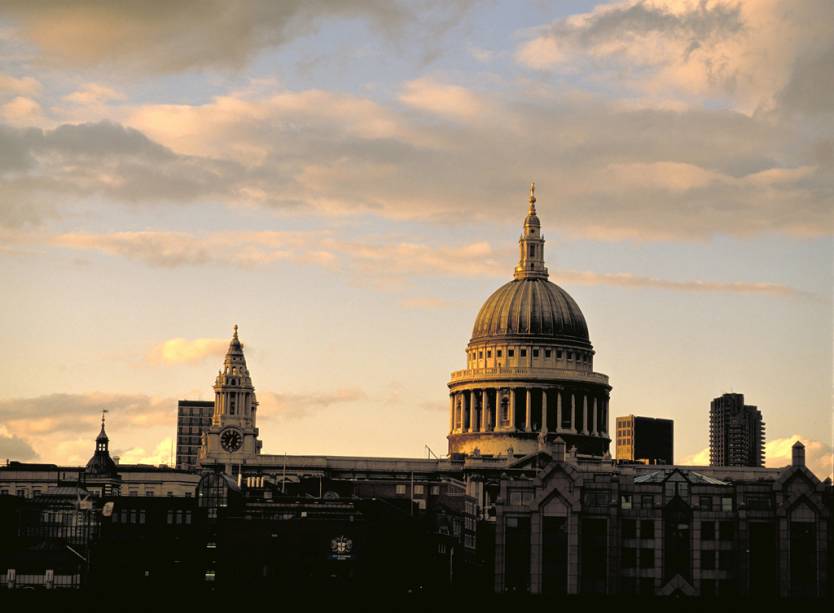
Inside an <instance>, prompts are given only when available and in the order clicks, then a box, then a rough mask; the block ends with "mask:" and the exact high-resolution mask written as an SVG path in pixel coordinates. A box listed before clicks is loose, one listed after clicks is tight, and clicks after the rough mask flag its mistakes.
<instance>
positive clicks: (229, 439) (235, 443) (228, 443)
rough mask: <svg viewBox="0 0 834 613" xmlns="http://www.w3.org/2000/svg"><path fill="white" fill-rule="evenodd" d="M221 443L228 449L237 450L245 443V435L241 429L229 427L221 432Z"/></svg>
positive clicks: (230, 450)
mask: <svg viewBox="0 0 834 613" xmlns="http://www.w3.org/2000/svg"><path fill="white" fill-rule="evenodd" d="M220 444H221V445H222V446H223V449H225V450H226V451H229V452H232V451H237V450H238V449H240V447H241V445H243V436H242V435H241V433H240V431H238V430H235V429H234V428H227V429H226V430H223V432H221V433H220Z"/></svg>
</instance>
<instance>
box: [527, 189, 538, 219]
mask: <svg viewBox="0 0 834 613" xmlns="http://www.w3.org/2000/svg"><path fill="white" fill-rule="evenodd" d="M529 201H530V208H529V209H528V210H527V214H528V215H535V214H536V182H535V181H533V182H532V183H530V200H529Z"/></svg>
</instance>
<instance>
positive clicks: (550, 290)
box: [470, 277, 591, 347]
mask: <svg viewBox="0 0 834 613" xmlns="http://www.w3.org/2000/svg"><path fill="white" fill-rule="evenodd" d="M509 338H513V339H518V338H523V339H528V340H532V339H535V340H539V341H544V342H554V341H558V342H564V343H568V344H577V345H582V346H586V347H590V345H591V342H590V339H589V338H588V326H587V324H586V323H585V317H584V316H583V315H582V311H580V310H579V306H578V305H577V304H576V301H574V299H573V298H571V297H570V295H569V294H568V293H567V292H566V291H565V290H563V289H562V288H561V287H559V286H558V285H556V284H555V283H551V282H550V281H548V280H547V279H542V278H536V277H533V278H521V279H514V280H513V281H510V282H509V283H507V284H505V285H502V286H501V287H499V288H498V289H497V290H496V291H495V292H494V293H493V294H492V295H491V296H490V297H489V298H487V300H486V302H484V305H483V306H482V307H481V310H480V311H479V312H478V317H477V318H476V319H475V325H474V327H473V328H472V340H471V341H470V343H475V342H484V341H488V340H504V339H509Z"/></svg>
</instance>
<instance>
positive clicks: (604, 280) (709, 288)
mask: <svg viewBox="0 0 834 613" xmlns="http://www.w3.org/2000/svg"><path fill="white" fill-rule="evenodd" d="M554 277H555V278H557V279H558V280H559V281H560V282H562V281H564V282H566V283H576V284H581V285H613V286H620V287H653V288H658V289H668V290H675V291H685V292H707V293H713V292H715V293H726V294H760V295H769V296H781V297H798V298H810V297H814V298H816V297H817V296H816V295H815V294H810V293H808V292H803V291H800V290H798V289H795V288H793V287H789V286H787V285H782V284H779V283H747V282H741V281H735V282H716V281H675V280H671V279H656V278H654V277H641V276H638V275H632V274H629V273H595V272H580V271H571V270H561V271H557V272H556V273H555V274H554Z"/></svg>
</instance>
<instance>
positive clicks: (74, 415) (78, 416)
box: [0, 393, 177, 438]
mask: <svg viewBox="0 0 834 613" xmlns="http://www.w3.org/2000/svg"><path fill="white" fill-rule="evenodd" d="M176 406H177V405H176V400H173V399H170V398H156V397H151V396H146V395H143V394H106V393H89V394H48V395H44V396H35V397H30V398H11V399H5V400H0V422H2V423H3V424H5V426H6V428H7V429H8V431H9V432H10V433H12V434H17V435H27V436H29V435H32V436H35V435H44V434H49V433H56V432H62V433H77V432H78V433H80V432H84V433H93V437H92V438H95V436H94V434H95V433H97V431H98V422H99V420H100V419H101V412H102V410H107V411H108V412H109V413H110V417H109V419H110V422H111V423H110V427H112V428H114V429H119V428H123V427H127V426H129V427H148V426H160V425H173V424H174V422H175V419H176Z"/></svg>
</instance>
